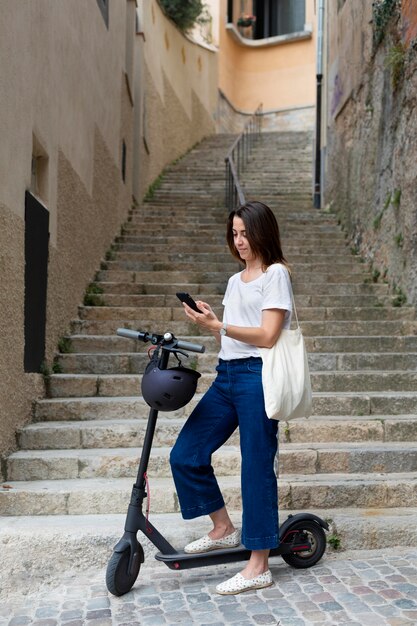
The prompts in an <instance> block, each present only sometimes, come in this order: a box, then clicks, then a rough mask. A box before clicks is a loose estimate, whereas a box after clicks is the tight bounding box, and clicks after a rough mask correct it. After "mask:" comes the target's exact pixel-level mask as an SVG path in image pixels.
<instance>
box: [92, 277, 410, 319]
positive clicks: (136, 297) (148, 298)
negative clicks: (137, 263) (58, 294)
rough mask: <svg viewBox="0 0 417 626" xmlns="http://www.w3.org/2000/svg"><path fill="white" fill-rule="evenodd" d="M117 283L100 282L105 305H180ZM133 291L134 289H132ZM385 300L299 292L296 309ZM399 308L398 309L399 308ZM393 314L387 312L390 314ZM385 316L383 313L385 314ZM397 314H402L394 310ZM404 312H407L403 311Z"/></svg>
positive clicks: (218, 298) (211, 297) (218, 302)
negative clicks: (123, 289) (114, 288)
mask: <svg viewBox="0 0 417 626" xmlns="http://www.w3.org/2000/svg"><path fill="white" fill-rule="evenodd" d="M114 284H115V283H101V285H102V287H103V290H104V293H103V294H102V295H100V298H101V299H102V300H103V302H104V303H105V305H106V306H121V307H123V306H137V307H152V308H153V307H164V308H165V307H174V308H177V307H178V304H179V303H178V298H177V297H176V296H175V295H173V294H161V295H159V294H153V295H152V294H138V293H121V292H116V293H113V292H112V285H114ZM132 291H133V290H132ZM197 295H198V299H199V300H203V302H209V303H210V305H211V306H212V307H221V306H222V301H223V295H221V294H210V293H200V294H197ZM384 303H386V304H387V306H390V302H389V301H387V299H386V298H384V299H382V298H380V297H378V296H375V295H357V296H334V295H330V294H327V295H325V294H323V295H322V296H313V295H303V294H298V295H297V307H298V308H297V311H298V312H299V311H300V310H301V309H302V308H306V307H309V308H319V307H320V308H322V307H326V308H327V307H331V308H347V307H350V309H351V310H353V309H358V308H364V309H368V308H382V307H383V304H384ZM410 309H411V307H402V309H401V310H402V311H406V310H407V311H408V315H409V316H410V317H412V313H411V312H410ZM398 310H399V309H397V311H398ZM390 314H391V313H388V312H387V313H385V315H390ZM382 315H384V314H382ZM394 315H399V316H400V317H401V315H400V314H399V313H395V314H394ZM403 315H404V313H403Z"/></svg>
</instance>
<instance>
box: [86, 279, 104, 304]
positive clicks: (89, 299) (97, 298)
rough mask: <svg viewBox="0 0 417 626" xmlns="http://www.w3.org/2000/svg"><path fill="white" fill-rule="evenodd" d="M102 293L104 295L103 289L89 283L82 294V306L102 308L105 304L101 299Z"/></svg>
mask: <svg viewBox="0 0 417 626" xmlns="http://www.w3.org/2000/svg"><path fill="white" fill-rule="evenodd" d="M102 293H104V289H103V288H102V287H100V286H99V285H97V284H96V283H90V284H89V285H88V287H87V289H86V291H85V294H84V305H85V306H104V305H105V302H104V300H103V298H102V297H101V294H102Z"/></svg>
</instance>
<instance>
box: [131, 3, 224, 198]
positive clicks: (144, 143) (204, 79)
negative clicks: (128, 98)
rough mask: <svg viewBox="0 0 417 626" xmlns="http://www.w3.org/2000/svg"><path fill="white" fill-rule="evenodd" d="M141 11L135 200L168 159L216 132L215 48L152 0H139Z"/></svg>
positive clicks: (142, 193) (216, 60)
mask: <svg viewBox="0 0 417 626" xmlns="http://www.w3.org/2000/svg"><path fill="white" fill-rule="evenodd" d="M139 15H140V23H141V24H142V25H143V29H144V31H143V36H140V37H138V38H137V42H136V59H137V65H138V67H139V68H140V69H139V71H140V72H141V80H140V82H138V83H137V90H136V92H135V102H136V103H137V108H136V111H135V115H136V118H135V120H136V121H135V125H136V128H138V129H140V131H137V143H136V145H137V146H138V147H137V149H136V154H135V159H136V160H135V173H134V177H135V182H134V191H135V197H136V199H138V200H140V199H141V198H142V196H143V195H144V194H145V192H146V190H147V189H148V187H149V185H150V184H151V183H152V182H153V181H154V180H155V179H156V178H157V176H158V175H159V174H160V173H161V171H162V169H163V168H164V167H165V166H166V165H167V164H168V163H170V162H172V161H173V160H175V159H177V158H178V157H179V156H181V155H183V154H184V153H185V152H186V151H187V150H189V149H190V148H191V147H192V146H193V145H194V144H195V143H197V142H198V141H200V140H201V139H203V138H204V137H205V136H208V135H211V134H213V133H214V132H215V116H216V107H217V86H218V58H217V52H216V49H215V48H214V47H209V46H205V45H201V44H198V43H196V42H194V41H192V40H191V39H190V38H188V37H186V36H184V35H183V34H182V33H181V32H180V31H179V30H178V29H177V28H176V27H175V25H174V24H173V23H172V22H171V21H170V20H169V19H168V18H167V17H166V16H165V15H164V13H163V12H162V10H161V8H160V6H159V4H158V2H157V1H156V0H141V2H140V3H139Z"/></svg>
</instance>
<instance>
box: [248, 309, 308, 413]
mask: <svg viewBox="0 0 417 626" xmlns="http://www.w3.org/2000/svg"><path fill="white" fill-rule="evenodd" d="M293 307H294V313H295V319H296V321H297V328H295V329H294V330H290V329H283V330H282V331H281V334H280V336H279V337H278V341H277V342H276V344H275V345H274V346H273V347H272V348H259V352H260V353H261V357H262V363H263V365H262V386H263V390H264V397H265V411H266V414H267V416H268V417H269V418H270V419H275V420H291V419H294V418H296V417H309V416H310V415H311V410H312V394H311V382H310V371H309V367H308V359H307V350H306V347H305V344H304V337H303V335H302V332H301V328H300V325H299V323H298V317H297V311H296V308H295V302H294V297H293Z"/></svg>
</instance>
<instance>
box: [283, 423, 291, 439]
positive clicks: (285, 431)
mask: <svg viewBox="0 0 417 626" xmlns="http://www.w3.org/2000/svg"><path fill="white" fill-rule="evenodd" d="M284 435H285V441H286V442H287V443H290V441H291V437H290V427H289V426H288V424H286V425H285V428H284Z"/></svg>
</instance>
